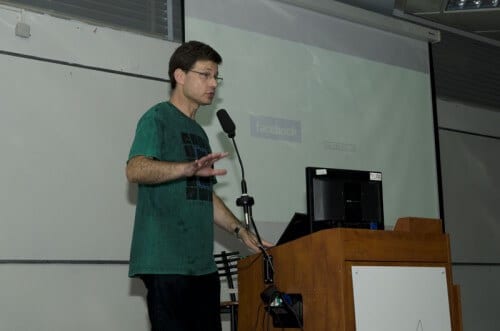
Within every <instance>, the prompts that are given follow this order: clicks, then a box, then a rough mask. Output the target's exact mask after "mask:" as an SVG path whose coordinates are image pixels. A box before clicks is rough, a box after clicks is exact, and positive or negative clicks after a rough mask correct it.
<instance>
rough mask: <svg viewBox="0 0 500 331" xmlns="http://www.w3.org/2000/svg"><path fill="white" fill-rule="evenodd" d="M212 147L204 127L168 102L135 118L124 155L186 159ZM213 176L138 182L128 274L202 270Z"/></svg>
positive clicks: (208, 253) (208, 248) (208, 247)
mask: <svg viewBox="0 0 500 331" xmlns="http://www.w3.org/2000/svg"><path fill="white" fill-rule="evenodd" d="M209 153H211V150H210V145H209V142H208V137H207V135H206V133H205V131H204V130H203V128H202V127H201V126H200V125H199V124H198V123H196V122H195V121H194V120H193V119H191V118H189V117H187V116H185V115H184V114H183V113H182V112H181V111H180V110H178V109H177V108H176V107H175V106H174V105H172V104H171V103H169V102H163V103H159V104H157V105H155V106H153V107H152V108H151V109H149V110H148V111H147V112H146V113H145V114H144V115H143V116H142V117H141V119H140V120H139V123H138V125H137V129H136V133H135V138H134V142H133V144H132V147H131V150H130V154H129V160H130V159H131V158H132V157H134V156H138V155H143V156H147V157H151V158H154V159H157V160H160V161H171V162H179V161H180V162H185V161H192V160H196V159H199V158H200V157H202V156H204V155H206V154H209ZM214 183H215V178H214V177H196V176H193V177H189V178H181V179H178V180H174V181H170V182H167V183H163V184H157V185H142V184H140V185H139V192H138V198H137V207H136V213H135V224H134V231H133V236H132V247H131V252H130V266H129V276H137V275H141V274H181V275H203V274H208V273H211V272H215V271H216V266H215V263H214V260H213V224H214V223H213V201H212V185H213V184H214Z"/></svg>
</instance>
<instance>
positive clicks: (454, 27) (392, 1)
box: [339, 0, 500, 46]
mask: <svg viewBox="0 0 500 331" xmlns="http://www.w3.org/2000/svg"><path fill="white" fill-rule="evenodd" d="M339 1H340V2H343V3H346V4H349V5H353V6H356V7H360V8H363V9H367V10H370V11H374V12H378V13H380V14H384V15H390V16H399V17H401V18H403V19H406V20H409V21H414V22H416V23H419V24H423V25H428V26H430V27H433V28H437V29H440V30H449V31H450V32H455V33H459V34H464V35H466V36H467V37H470V38H475V39H478V40H480V41H483V42H487V43H490V44H493V45H495V46H500V1H499V4H498V7H497V8H492V9H467V10H454V11H447V10H446V7H447V4H448V1H449V0H339ZM478 1H479V0H478ZM492 1H494V0H482V2H483V3H486V2H488V3H490V2H492Z"/></svg>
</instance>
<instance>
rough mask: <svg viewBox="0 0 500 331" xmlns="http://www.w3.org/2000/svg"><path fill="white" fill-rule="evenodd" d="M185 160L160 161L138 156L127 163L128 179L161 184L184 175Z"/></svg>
mask: <svg viewBox="0 0 500 331" xmlns="http://www.w3.org/2000/svg"><path fill="white" fill-rule="evenodd" d="M185 167H186V163H184V162H167V161H158V160H153V159H151V158H148V157H145V156H136V157H134V158H132V159H130V160H129V162H128V163H127V169H126V172H127V179H128V180H129V181H130V182H132V183H139V184H160V183H165V182H168V181H172V180H175V179H178V178H181V177H184V176H185V174H184V168H185Z"/></svg>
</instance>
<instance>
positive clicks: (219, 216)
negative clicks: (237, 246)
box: [212, 193, 242, 233]
mask: <svg viewBox="0 0 500 331" xmlns="http://www.w3.org/2000/svg"><path fill="white" fill-rule="evenodd" d="M212 197H213V202H214V222H215V224H217V225H218V226H219V227H221V228H223V229H224V230H226V231H227V232H231V233H235V230H236V228H238V227H240V228H241V227H242V224H241V223H240V221H239V220H238V219H237V218H236V216H234V214H233V213H232V212H231V210H229V208H227V206H226V205H225V204H224V202H223V201H222V200H221V198H219V197H218V196H217V194H215V193H213V194H212Z"/></svg>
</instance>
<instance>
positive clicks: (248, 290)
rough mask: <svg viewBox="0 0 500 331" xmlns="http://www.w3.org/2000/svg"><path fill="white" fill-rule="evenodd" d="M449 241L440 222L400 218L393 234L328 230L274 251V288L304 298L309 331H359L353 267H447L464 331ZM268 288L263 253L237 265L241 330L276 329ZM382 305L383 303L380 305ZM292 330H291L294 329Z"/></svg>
mask: <svg viewBox="0 0 500 331" xmlns="http://www.w3.org/2000/svg"><path fill="white" fill-rule="evenodd" d="M449 247H450V245H449V237H448V235H447V234H444V233H443V232H442V225H441V222H440V221H439V220H435V219H423V218H402V219H399V220H398V222H397V224H396V226H395V228H394V230H393V231H379V230H358V229H345V228H337V229H328V230H322V231H318V232H315V233H312V234H310V235H308V236H305V237H302V238H299V239H297V240H294V241H291V242H289V243H286V244H283V245H280V246H276V247H273V248H271V249H270V250H269V254H270V255H272V257H273V264H274V270H275V273H274V285H275V286H276V287H277V288H278V289H279V290H280V291H281V292H285V293H300V294H301V295H302V299H303V303H304V304H303V329H304V330H305V331H323V330H324V331H326V330H328V331H334V330H335V331H336V330H342V331H354V330H355V329H356V322H355V312H354V295H353V281H352V273H351V269H352V267H353V266H412V267H414V266H418V267H442V268H444V269H445V270H446V282H447V287H448V302H449V306H450V309H449V311H450V320H451V327H452V330H453V331H461V330H462V320H461V307H460V291H459V287H458V286H456V285H453V282H452V270H451V258H450V248H449ZM267 286H268V284H264V275H263V259H262V254H255V255H252V256H249V257H247V258H245V259H243V260H241V261H240V262H239V263H238V288H239V311H238V330H239V331H256V330H283V329H282V328H274V327H273V325H272V323H270V322H269V320H270V317H269V315H268V313H267V312H266V311H265V310H264V306H265V305H264V303H263V301H262V299H261V297H260V294H261V292H262V291H263V290H265V289H266V288H267ZM380 304H383V298H381V300H380ZM289 330H292V329H289Z"/></svg>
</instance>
